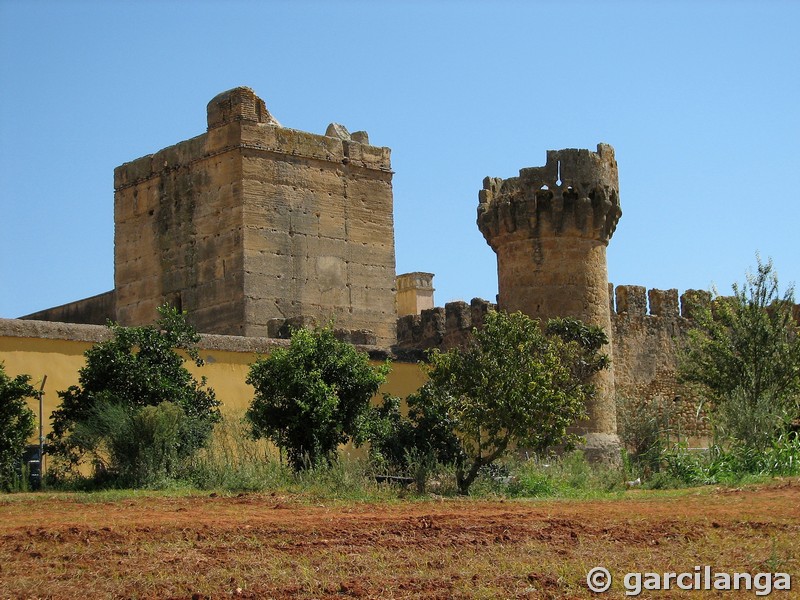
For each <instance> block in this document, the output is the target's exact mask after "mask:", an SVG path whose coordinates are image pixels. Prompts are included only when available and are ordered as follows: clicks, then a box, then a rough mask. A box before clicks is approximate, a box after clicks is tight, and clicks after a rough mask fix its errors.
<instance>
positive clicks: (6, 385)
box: [0, 363, 36, 490]
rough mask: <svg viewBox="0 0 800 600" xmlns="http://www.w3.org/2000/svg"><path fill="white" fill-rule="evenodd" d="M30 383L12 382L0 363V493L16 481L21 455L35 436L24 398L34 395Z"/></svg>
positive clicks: (22, 377) (23, 378) (21, 378)
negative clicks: (29, 440)
mask: <svg viewBox="0 0 800 600" xmlns="http://www.w3.org/2000/svg"><path fill="white" fill-rule="evenodd" d="M30 379H31V378H30V376H28V375H17V376H16V377H15V378H14V379H11V378H10V377H9V376H8V375H6V371H5V367H4V365H3V363H0V489H4V490H9V489H11V488H12V487H14V482H15V481H17V480H18V479H19V477H20V475H19V473H18V472H17V469H18V467H19V463H20V459H21V457H22V452H23V451H24V449H25V445H26V444H27V443H28V439H29V438H30V437H31V436H32V435H33V433H34V415H33V411H32V410H31V409H30V408H28V405H27V404H25V398H31V397H33V396H34V395H35V394H36V391H35V390H34V389H33V388H32V387H31V386H30V384H29V381H30Z"/></svg>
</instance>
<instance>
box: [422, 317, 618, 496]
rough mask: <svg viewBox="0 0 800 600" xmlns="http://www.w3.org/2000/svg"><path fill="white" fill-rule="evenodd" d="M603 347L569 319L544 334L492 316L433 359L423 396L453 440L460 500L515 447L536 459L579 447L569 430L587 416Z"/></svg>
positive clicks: (517, 320) (595, 334) (592, 330)
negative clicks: (461, 344) (554, 449)
mask: <svg viewBox="0 0 800 600" xmlns="http://www.w3.org/2000/svg"><path fill="white" fill-rule="evenodd" d="M606 342H607V338H606V336H605V334H604V333H603V331H602V330H601V329H600V328H597V327H593V326H587V325H584V324H582V323H580V322H579V321H577V320H574V319H561V320H554V321H551V322H550V323H549V324H548V326H547V333H545V332H543V331H542V329H541V327H540V324H539V322H538V321H534V320H531V319H530V318H528V317H527V316H525V315H523V314H522V313H519V312H517V313H514V314H507V313H504V312H491V313H489V314H488V315H487V318H486V321H485V323H484V326H483V328H482V329H480V330H476V331H475V332H474V335H473V338H472V341H471V343H470V344H469V345H468V346H467V347H466V348H465V349H459V348H454V349H451V350H449V351H448V352H444V353H442V352H437V351H434V352H433V353H431V355H430V367H429V370H428V376H429V381H428V382H427V383H426V384H425V386H423V389H422V390H421V391H420V394H422V395H423V397H424V398H425V399H426V402H427V403H429V404H430V405H431V406H432V407H434V409H433V410H431V411H430V412H432V413H433V414H439V415H444V418H445V419H446V422H447V423H448V426H449V427H452V431H453V432H454V433H455V434H456V436H457V438H456V439H457V440H458V443H459V445H460V451H459V453H458V458H457V460H456V463H455V464H456V479H457V484H458V488H459V491H460V493H462V494H467V493H469V488H470V486H471V485H472V483H473V482H474V481H475V478H476V477H477V476H478V473H479V472H480V470H481V468H483V467H486V466H488V465H490V464H492V463H493V462H494V461H495V460H497V459H498V458H500V457H501V456H503V455H504V454H506V453H507V452H508V451H509V450H510V449H511V448H512V447H514V446H518V447H524V448H527V449H530V450H532V451H534V452H537V453H540V452H543V451H545V450H546V449H547V448H549V447H551V446H555V445H560V444H570V443H574V442H576V441H577V440H578V438H577V436H574V435H573V434H570V433H568V432H567V428H568V427H570V426H571V425H573V424H574V423H575V422H576V421H578V420H580V419H582V418H585V417H586V401H587V400H588V399H590V398H591V397H592V396H593V394H594V393H595V390H594V386H593V385H592V384H591V383H589V378H590V377H591V375H592V374H594V373H596V372H597V371H599V370H600V369H604V368H607V366H608V359H607V358H606V357H604V356H603V355H602V354H601V353H600V352H599V350H600V348H601V347H602V345H603V344H605V343H606Z"/></svg>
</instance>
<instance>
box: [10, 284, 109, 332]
mask: <svg viewBox="0 0 800 600" xmlns="http://www.w3.org/2000/svg"><path fill="white" fill-rule="evenodd" d="M116 315H117V313H116V294H115V293H114V290H111V291H110V292H104V293H102V294H98V295H96V296H92V297H90V298H84V299H83V300H77V301H75V302H69V303H67V304H62V305H61V306H54V307H53V308H48V309H45V310H40V311H38V312H35V313H32V314H30V315H25V316H24V317H20V318H21V319H34V320H41V321H60V322H62V323H89V324H92V325H105V324H106V323H107V322H108V321H113V320H114V319H116V318H117V317H116Z"/></svg>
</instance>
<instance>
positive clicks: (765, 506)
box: [0, 479, 800, 598]
mask: <svg viewBox="0 0 800 600" xmlns="http://www.w3.org/2000/svg"><path fill="white" fill-rule="evenodd" d="M386 498H387V499H386V500H374V499H373V500H371V501H366V502H365V501H357V500H353V499H346V500H327V499H324V498H322V497H320V496H318V495H316V494H314V493H313V492H311V493H309V492H301V493H288V492H285V491H276V492H259V493H239V494H230V495H227V494H225V493H222V492H204V493H198V492H194V491H189V490H179V491H172V492H166V493H165V492H129V491H111V492H98V493H91V494H67V493H57V494H50V493H46V492H45V493H37V494H14V495H9V496H3V497H0V597H1V598H75V597H82V598H228V597H241V598H340V597H341V598H345V597H363V598H401V597H402V598H405V597H415V598H515V597H520V598H523V597H524V598H590V597H594V594H592V593H591V592H590V591H589V590H588V588H587V586H586V574H587V572H588V571H589V570H590V569H591V568H592V567H595V566H598V565H599V566H604V567H606V568H608V569H609V571H611V573H612V574H613V575H615V581H614V584H613V586H612V589H611V591H610V592H609V593H608V594H606V595H605V597H612V598H614V597H625V596H624V592H625V588H624V587H623V585H622V575H623V574H624V573H626V572H628V571H658V572H663V571H678V572H682V571H689V572H691V571H692V570H693V569H694V567H695V566H696V565H710V566H711V567H712V569H713V570H715V571H731V572H733V571H746V572H750V573H757V572H767V571H784V572H788V573H790V574H792V575H795V576H800V569H798V567H799V566H800V547H798V544H797V539H800V502H798V499H800V481H798V480H796V479H786V480H777V481H774V482H771V483H769V484H762V485H757V486H747V487H744V488H733V489H725V488H713V487H705V488H700V489H687V490H677V491H675V490H673V491H669V492H654V491H645V490H630V491H625V492H612V493H611V494H610V495H608V496H606V497H605V499H591V500H565V499H560V500H516V499H510V498H498V499H496V500H485V499H483V500H474V499H459V498H442V497H430V496H429V497H427V498H412V499H407V500H399V499H397V494H394V493H389V492H387V493H386ZM793 583H796V582H793ZM797 585H800V584H797ZM792 594H797V592H796V591H795V592H773V597H775V596H777V597H778V598H780V597H786V598H791V597H797V596H796V595H794V596H793V595H792ZM754 595H755V592H754V591H750V592H743V593H741V594H740V593H736V592H730V593H725V594H723V595H722V596H720V593H719V592H713V591H712V592H703V591H700V592H678V591H675V590H672V591H669V592H645V593H644V594H643V595H642V596H641V597H652V598H658V597H663V598H680V597H686V598H705V597H709V598H710V597H715V598H716V597H729V596H731V597H739V596H741V597H745V596H746V597H754Z"/></svg>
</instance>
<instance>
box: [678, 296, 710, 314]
mask: <svg viewBox="0 0 800 600" xmlns="http://www.w3.org/2000/svg"><path fill="white" fill-rule="evenodd" d="M710 303H711V292H707V291H705V290H686V291H685V292H684V293H683V294H681V316H682V317H684V318H686V319H693V318H694V315H695V313H696V311H697V310H698V309H699V308H701V307H704V306H705V307H707V306H708V305H709V304H710Z"/></svg>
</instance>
